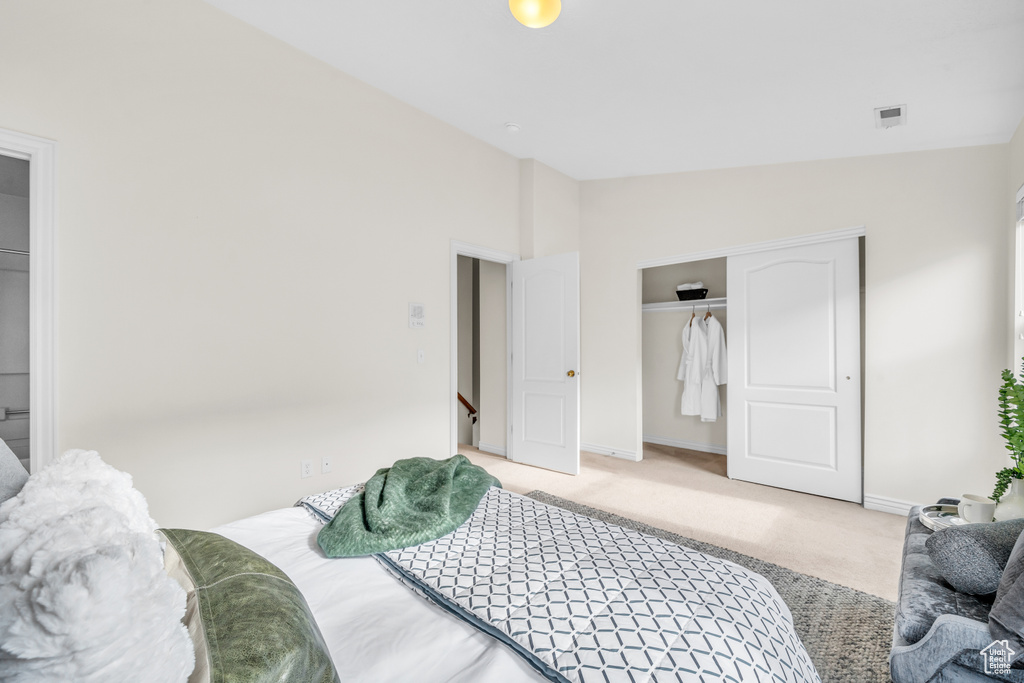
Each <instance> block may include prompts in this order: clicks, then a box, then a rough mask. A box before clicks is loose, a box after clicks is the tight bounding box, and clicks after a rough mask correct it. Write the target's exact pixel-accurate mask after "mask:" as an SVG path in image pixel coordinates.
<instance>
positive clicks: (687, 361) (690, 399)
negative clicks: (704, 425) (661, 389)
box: [676, 317, 707, 415]
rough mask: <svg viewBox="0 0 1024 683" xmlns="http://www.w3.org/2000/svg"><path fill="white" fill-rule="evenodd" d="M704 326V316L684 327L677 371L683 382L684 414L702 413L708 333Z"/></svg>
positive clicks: (690, 321) (679, 378)
mask: <svg viewBox="0 0 1024 683" xmlns="http://www.w3.org/2000/svg"><path fill="white" fill-rule="evenodd" d="M704 327H705V325H704V320H703V318H700V317H694V318H691V319H690V320H689V321H688V322H687V323H686V326H685V327H684V328H683V355H682V357H681V358H680V359H679V370H678V372H676V379H678V380H682V382H683V400H682V405H681V407H680V409H681V412H682V414H683V415H700V414H701V405H702V403H703V401H702V399H701V383H702V378H703V375H704V366H705V365H706V364H707V334H706V333H705V332H704Z"/></svg>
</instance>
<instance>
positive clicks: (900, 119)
mask: <svg viewBox="0 0 1024 683" xmlns="http://www.w3.org/2000/svg"><path fill="white" fill-rule="evenodd" d="M906 122H907V105H905V104H898V105H896V106H895V107H879V108H878V109H876V110H875V128H892V127H893V126H902V125H903V124H905V123H906Z"/></svg>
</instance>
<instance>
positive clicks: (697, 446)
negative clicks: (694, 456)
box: [644, 434, 727, 455]
mask: <svg viewBox="0 0 1024 683" xmlns="http://www.w3.org/2000/svg"><path fill="white" fill-rule="evenodd" d="M644 442H645V443H653V444H656V445H658V446H671V447H673V448H685V449H687V450H690V451H700V452H702V453H715V454H716V455H726V453H727V449H726V447H725V446H719V445H718V444H713V443H700V442H699V441H685V440H683V439H673V438H670V437H667V436H655V435H654V434H644Z"/></svg>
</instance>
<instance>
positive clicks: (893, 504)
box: [864, 493, 917, 517]
mask: <svg viewBox="0 0 1024 683" xmlns="http://www.w3.org/2000/svg"><path fill="white" fill-rule="evenodd" d="M915 505H917V503H908V502H907V501H905V500H896V499H895V498H885V497H884V496H872V495H869V494H867V493H865V494H864V508H865V509H866V510H878V511H879V512H888V513H890V514H893V515H900V516H902V517H906V516H907V515H908V514H910V508H912V507H914V506H915Z"/></svg>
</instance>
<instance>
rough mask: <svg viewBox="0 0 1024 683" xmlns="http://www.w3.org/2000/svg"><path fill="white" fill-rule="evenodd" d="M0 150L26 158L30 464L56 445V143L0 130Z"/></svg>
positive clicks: (36, 465) (43, 460) (48, 457)
mask: <svg viewBox="0 0 1024 683" xmlns="http://www.w3.org/2000/svg"><path fill="white" fill-rule="evenodd" d="M0 154H2V155H4V156H9V157H14V158H17V159H25V160H27V161H28V162H29V184H30V185H29V373H30V377H29V392H30V396H29V416H30V420H31V422H30V424H29V443H30V449H31V453H30V456H29V466H30V467H31V468H32V472H38V471H39V470H40V469H41V468H42V467H44V466H45V465H47V464H48V463H49V462H50V461H52V460H53V459H54V457H55V456H56V448H57V396H56V389H57V374H56V356H57V353H56V343H57V331H56V325H57V314H56V313H57V301H56V299H57V270H56V253H57V143H56V142H54V141H52V140H46V139H44V138H38V137H35V136H32V135H25V134H24V133H18V132H15V131H11V130H3V129H0Z"/></svg>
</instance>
